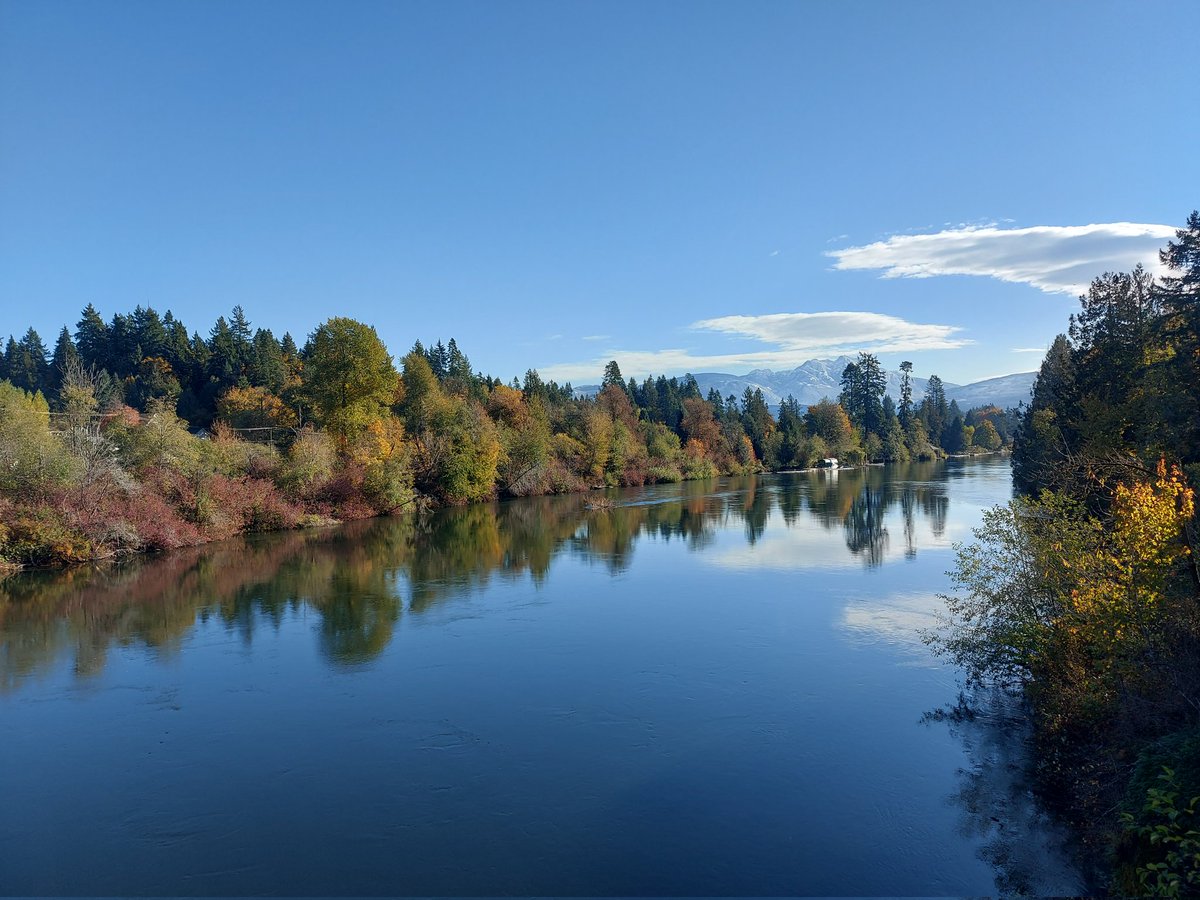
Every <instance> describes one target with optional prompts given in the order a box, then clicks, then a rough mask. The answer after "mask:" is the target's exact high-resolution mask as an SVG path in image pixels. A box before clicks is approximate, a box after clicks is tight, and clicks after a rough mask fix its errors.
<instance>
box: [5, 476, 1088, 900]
mask: <svg viewBox="0 0 1200 900" xmlns="http://www.w3.org/2000/svg"><path fill="white" fill-rule="evenodd" d="M1010 493H1011V487H1010V479H1009V469H1008V464H1007V460H1005V459H1002V458H988V459H981V460H975V461H961V460H952V461H949V462H947V463H936V464H932V463H931V464H922V465H912V466H897V467H889V468H887V469H881V468H872V469H868V470H862V471H842V472H825V473H796V474H784V475H774V476H765V477H758V478H742V479H722V480H718V481H712V482H695V483H687V484H682V485H665V486H655V487H647V488H640V489H624V490H614V491H610V492H608V494H607V497H608V498H609V499H610V500H611V503H612V507H611V508H604V509H587V508H585V506H584V499H585V498H581V497H579V496H568V497H551V498H531V499H526V500H516V501H510V502H505V503H498V504H490V505H479V506H471V507H463V508H456V509H449V510H442V511H439V512H437V513H434V514H432V515H429V516H426V517H424V518H420V519H418V518H412V517H409V518H394V519H386V520H374V521H369V522H359V523H353V524H350V525H346V526H342V527H338V528H332V529H318V530H310V531H300V532H290V533H286V534H277V535H264V536H256V537H253V538H248V539H245V540H239V541H230V542H226V543H222V544H218V545H212V546H209V547H205V548H197V549H195V550H189V551H179V552H174V553H170V554H164V555H161V556H157V557H147V558H143V559H137V560H129V561H127V562H125V563H123V564H121V565H119V566H109V567H103V568H96V569H91V568H81V569H76V570H73V571H69V572H65V573H53V574H51V573H30V574H24V575H20V576H15V577H11V578H9V579H7V580H5V581H3V582H0V796H2V798H3V800H2V802H0V894H80V893H84V894H97V895H100V894H109V895H115V894H171V895H229V894H242V895H245V894H262V893H272V894H287V895H314V894H322V895H326V894H328V895H371V894H381V893H382V894H410V895H411V894H456V895H480V894H487V895H500V894H510V895H511V894H522V895H525V894H531V895H552V894H559V895H562V894H566V895H614V894H623V895H629V894H633V895H682V894H687V895H747V894H755V895H782V894H790V895H795V894H801V895H841V896H845V895H966V894H972V895H978V894H995V893H997V892H1010V891H1014V890H1021V891H1028V892H1032V893H1039V894H1071V893H1078V892H1081V891H1083V890H1084V886H1083V885H1082V884H1081V883H1080V881H1079V878H1078V875H1077V874H1076V872H1075V870H1074V869H1073V867H1072V866H1071V864H1070V862H1069V855H1068V854H1067V853H1066V851H1065V850H1064V849H1063V838H1062V836H1061V835H1060V834H1059V833H1058V832H1057V831H1056V830H1055V829H1054V828H1053V827H1052V826H1051V825H1050V824H1048V822H1047V821H1046V818H1045V816H1044V815H1043V814H1042V813H1041V812H1040V811H1039V810H1038V808H1037V805H1036V803H1034V801H1033V800H1032V798H1031V795H1030V792H1029V790H1028V786H1027V785H1026V784H1025V783H1024V780H1023V776H1022V761H1023V754H1024V752H1025V751H1024V745H1023V743H1022V740H1021V732H1020V729H1019V727H1018V725H1017V724H1016V723H1015V722H1014V721H1012V720H1010V719H1009V718H1008V717H1006V716H1005V715H1003V714H1002V713H1001V712H996V713H995V714H994V715H990V716H988V715H985V716H981V717H979V718H977V719H976V720H974V721H969V722H958V723H956V724H955V723H947V722H944V721H929V720H928V717H927V716H926V715H925V714H926V713H928V712H929V711H931V710H933V709H936V708H938V707H941V706H944V705H946V704H950V703H953V702H954V700H955V697H956V696H957V692H958V689H959V686H958V680H957V674H956V672H955V671H954V670H953V669H951V668H949V667H948V666H947V665H945V664H943V663H942V662H940V661H938V660H936V659H934V658H932V657H931V655H930V653H929V651H928V650H927V648H926V647H925V646H924V645H923V644H922V642H921V638H920V634H921V630H922V629H925V628H929V627H932V626H934V625H935V624H936V614H937V611H938V608H939V604H940V601H939V599H938V594H939V592H943V591H945V590H947V589H948V586H949V585H948V579H947V578H946V575H945V572H946V570H947V569H948V568H950V566H951V565H952V563H953V544H954V542H956V541H962V540H966V539H969V537H970V531H971V528H972V527H973V526H975V525H976V524H977V523H978V521H979V519H980V515H981V511H982V510H983V509H985V508H987V507H989V506H991V505H993V504H996V503H1002V502H1004V501H1006V500H1007V499H1008V497H1009V496H1010ZM596 496H597V495H595V494H593V495H588V497H589V498H591V499H594V498H595V497H596Z"/></svg>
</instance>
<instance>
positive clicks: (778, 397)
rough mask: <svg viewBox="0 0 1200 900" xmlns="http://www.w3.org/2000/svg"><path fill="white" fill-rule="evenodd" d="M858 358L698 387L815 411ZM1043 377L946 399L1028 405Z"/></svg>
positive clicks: (919, 393) (966, 387)
mask: <svg viewBox="0 0 1200 900" xmlns="http://www.w3.org/2000/svg"><path fill="white" fill-rule="evenodd" d="M854 361H855V359H854V357H851V356H839V357H837V358H836V359H810V360H809V361H808V362H805V363H802V364H801V365H799V366H797V367H796V368H794V369H789V370H786V371H781V372H775V371H772V370H771V369H755V370H753V371H752V372H747V373H746V374H745V375H729V374H725V373H723V372H696V373H695V378H696V383H697V384H699V385H700V393H701V394H705V395H707V394H708V391H709V389H710V388H716V389H717V392H718V393H719V394H720V395H721V396H722V397H728V396H729V395H730V394H733V395H734V396H735V397H738V398H739V399H740V398H741V396H742V394H743V393H744V392H745V390H746V388H750V389H751V390H755V389H757V390H761V391H762V392H763V396H764V397H765V398H766V400H767V405H768V406H770V407H771V408H772V409H778V408H779V404H780V403H782V402H783V401H784V399H785V398H787V396H788V395H789V394H790V395H791V396H793V397H795V398H796V399H797V400H798V401H800V403H801V405H803V406H811V405H812V404H814V403H819V402H821V400H822V399H824V398H826V397H828V398H829V399H831V400H833V399H836V398H837V396H838V394H839V393H841V390H842V371H843V370H844V369H845V368H846V366H847V365H849V364H850V363H852V362H854ZM887 378H888V381H887V389H886V393H888V394H891V396H892V399H893V400H896V401H899V399H900V372H898V371H891V372H888V373H887ZM1035 378H1037V372H1019V373H1017V374H1015V375H1002V376H1000V377H999V378H987V379H984V380H983V381H976V382H973V383H971V384H961V385H960V384H951V383H949V382H945V383H944V384H945V389H946V400H947V401H951V400H956V401H958V405H959V406H960V407H961V408H962V410H963V412H966V411H967V410H968V409H971V408H972V407H975V406H985V405H988V404H995V405H996V406H999V407H1001V408H1003V409H1007V408H1008V407H1011V406H1016V405H1017V404H1018V403H1022V402H1028V400H1029V392H1030V391H1031V390H1032V388H1033V381H1034V379H1035ZM928 383H929V379H928V378H920V377H917V376H913V379H912V390H913V400H914V401H915V402H920V400H921V398H922V397H924V396H925V387H926V385H927V384H928ZM577 390H578V391H579V393H581V394H594V393H596V391H598V390H599V387H598V386H596V385H587V386H583V387H580V388H577Z"/></svg>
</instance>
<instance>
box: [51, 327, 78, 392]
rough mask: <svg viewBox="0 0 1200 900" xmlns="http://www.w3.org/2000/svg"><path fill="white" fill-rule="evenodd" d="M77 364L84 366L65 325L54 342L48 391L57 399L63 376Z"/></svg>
mask: <svg viewBox="0 0 1200 900" xmlns="http://www.w3.org/2000/svg"><path fill="white" fill-rule="evenodd" d="M77 366H82V361H81V360H80V358H79V352H78V351H77V350H76V349H75V342H74V341H73V340H71V332H70V331H69V330H68V329H67V327H66V326H65V325H64V326H63V329H62V331H60V332H59V333H58V340H57V341H56V342H55V344H54V354H53V355H52V356H51V358H50V383H49V385H48V391H47V393H49V394H51V395H53V397H54V398H55V399H56V400H57V398H58V395H59V391H60V390H61V388H62V384H63V378H64V377H65V376H66V374H67V373H68V372H70V371H71V370H72V368H73V367H77Z"/></svg>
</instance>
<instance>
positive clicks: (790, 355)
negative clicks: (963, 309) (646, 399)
mask: <svg viewBox="0 0 1200 900" xmlns="http://www.w3.org/2000/svg"><path fill="white" fill-rule="evenodd" d="M689 329H690V330H692V331H695V332H707V333H710V334H718V335H723V336H725V337H727V338H730V339H741V341H742V342H743V343H744V342H745V341H746V340H747V339H749V340H750V341H752V342H753V344H754V345H757V346H754V347H752V349H747V350H738V351H726V352H718V353H702V352H697V351H695V350H694V349H691V348H686V347H673V348H668V349H663V350H638V349H617V348H614V349H611V350H608V351H607V352H606V353H605V354H604V355H603V356H600V357H596V358H595V359H590V360H586V361H583V362H576V363H560V364H557V365H552V366H546V367H544V368H540V369H539V370H538V371H539V372H540V374H541V375H542V377H543V378H550V379H554V380H555V381H571V382H573V383H576V384H580V383H587V382H588V381H595V380H598V379H599V377H600V374H601V373H602V372H603V371H604V364H605V363H606V362H608V360H610V359H615V360H616V361H617V363H618V364H619V365H620V366H621V371H622V372H624V373H625V374H626V375H633V376H637V377H644V376H646V375H649V374H667V375H672V374H675V375H681V374H683V373H684V372H693V373H694V372H711V371H717V372H742V371H746V370H749V369H758V368H767V369H792V368H795V367H796V366H798V365H800V364H801V363H803V362H806V361H807V360H809V359H812V358H814V357H834V356H840V355H841V354H844V353H857V352H858V351H860V350H865V351H868V352H871V353H891V352H895V353H900V352H907V351H910V350H951V349H956V348H958V347H963V346H966V345H967V344H970V343H972V342H971V341H970V340H967V339H966V338H963V337H960V336H958V333H959V332H960V331H961V330H962V329H961V328H959V327H958V326H956V325H933V324H923V323H918V322H908V321H906V320H904V319H901V318H899V317H898V316H888V315H883V314H881V313H870V312H819V313H775V314H772V315H764V316H721V317H719V318H715V319H703V320H701V321H699V322H694V323H692V325H690V326H689Z"/></svg>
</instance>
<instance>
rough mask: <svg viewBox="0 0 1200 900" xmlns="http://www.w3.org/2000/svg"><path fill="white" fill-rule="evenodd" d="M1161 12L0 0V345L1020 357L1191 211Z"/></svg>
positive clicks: (1048, 7) (953, 360)
mask: <svg viewBox="0 0 1200 900" xmlns="http://www.w3.org/2000/svg"><path fill="white" fill-rule="evenodd" d="M1197 34H1200V4H1196V3H1188V2H1182V3H1181V2H1175V3H1170V4H1167V3H1156V2H1144V3H1137V4H1133V3H1102V2H1088V3H1082V2H1078V3H1077V2H1061V3H1044V2H1037V3H1004V4H976V3H961V2H956V3H934V2H928V3H919V4H900V3H883V2H878V3H858V4H842V3H837V4H835V3H817V2H805V3H801V2H793V3H770V2H761V3H755V4H734V3H723V4H717V3H697V2H657V3H652V2H626V3H618V2H605V3H587V2H571V3H562V2H554V3H551V2H546V3H517V2H512V3H495V2H476V3H452V2H432V3H400V2H366V0H359V2H355V3H332V2H329V3H302V2H286V3H285V2H274V3H272V2H254V3H242V2H219V0H218V2H204V3H190V2H180V0H173V2H170V3H162V2H132V0H123V2H119V3H107V2H88V3H83V2H74V3H58V2H50V0H37V2H28V3H26V2H11V0H3V2H0V123H3V125H2V126H0V332H2V333H3V334H5V335H6V334H8V333H9V332H13V333H17V334H20V333H21V332H23V331H24V330H25V328H26V327H28V326H29V325H30V324H32V325H33V326H34V327H36V328H37V329H38V330H39V331H40V332H41V333H42V336H43V338H45V339H46V340H47V342H50V341H52V340H53V337H54V335H55V334H56V333H57V331H58V329H59V328H60V327H61V326H62V325H63V324H71V325H72V327H73V325H74V323H75V322H76V321H77V319H78V318H79V311H80V310H81V309H82V308H83V306H84V305H85V304H87V303H89V302H90V303H93V304H95V306H96V307H97V308H98V309H99V310H100V312H101V313H102V314H103V315H104V316H105V317H106V318H107V317H109V316H111V315H112V314H113V313H114V312H118V311H127V310H130V309H132V308H133V307H134V306H135V305H137V304H139V303H141V304H148V305H153V306H154V307H156V308H158V309H159V310H166V309H171V310H173V311H174V312H175V314H176V315H177V316H179V317H181V318H182V319H183V320H184V322H185V323H187V324H188V325H189V327H191V328H195V329H200V330H201V331H202V333H206V332H207V329H208V328H209V327H210V325H211V323H212V322H213V320H214V319H215V318H216V316H217V315H218V314H222V313H227V312H228V310H229V309H231V308H232V307H233V306H234V305H235V304H241V305H242V306H244V307H245V309H246V311H247V313H248V315H249V317H250V319H251V321H252V323H253V324H255V325H260V326H264V327H270V328H271V329H273V330H274V331H275V332H276V333H277V334H281V333H282V332H283V331H285V330H290V331H291V332H292V333H293V334H294V335H295V336H296V337H297V339H298V340H302V339H303V337H304V335H306V334H307V333H308V332H309V331H311V330H312V328H314V327H315V326H316V325H317V324H319V323H320V322H321V321H323V320H324V319H325V318H327V317H329V316H331V315H347V316H352V317H355V318H358V319H362V320H363V321H366V322H369V323H371V324H373V325H375V326H376V327H377V329H378V330H379V333H380V335H381V336H382V337H383V338H384V340H385V341H386V342H387V343H388V346H389V347H390V348H391V350H392V352H393V353H394V354H396V355H400V354H402V353H403V352H405V351H406V350H407V348H408V347H409V346H411V344H412V342H413V340H415V339H417V338H420V339H422V340H424V341H429V340H434V339H437V338H439V337H441V338H443V339H448V338H450V337H451V336H453V337H455V338H457V340H458V342H459V345H460V346H461V347H462V348H463V350H464V351H465V352H467V354H468V355H469V356H470V357H471V360H472V362H473V363H474V364H475V366H476V368H479V369H482V370H484V371H486V372H489V373H492V374H496V375H500V376H502V377H504V378H509V377H511V376H512V375H514V374H520V373H523V372H524V370H525V369H526V368H528V367H531V366H532V367H536V368H538V369H539V370H541V371H542V372H543V373H546V374H547V375H549V376H552V377H558V378H559V379H560V380H561V379H566V378H569V379H571V380H573V381H574V382H575V383H576V384H580V383H586V382H594V381H596V380H598V377H599V375H600V371H601V368H602V365H603V361H604V360H606V359H608V358H613V357H615V358H616V359H617V360H618V361H619V362H620V363H621V366H622V369H623V370H624V371H625V372H626V374H635V375H638V376H642V375H645V374H647V372H649V371H653V372H654V373H655V374H658V373H661V372H666V373H667V374H678V373H682V372H684V371H687V370H692V371H711V370H719V371H731V372H735V373H742V372H745V371H747V370H748V369H750V368H754V367H756V366H760V365H765V366H768V367H771V368H787V367H790V366H792V365H796V364H798V363H800V362H802V361H804V360H805V359H808V358H811V357H823V356H830V355H834V354H835V353H836V352H838V351H842V350H855V349H872V350H875V351H877V352H879V353H880V355H881V357H882V358H883V360H884V362H885V363H887V364H888V365H889V366H894V365H896V364H897V363H898V362H899V361H900V360H901V359H904V358H907V359H911V360H913V362H914V364H915V369H916V372H917V373H918V374H925V375H927V374H929V373H931V372H936V373H938V374H940V375H942V377H943V378H945V379H946V380H948V381H953V382H959V383H962V382H967V381H972V380H976V379H979V378H984V377H988V376H992V375H999V374H1005V373H1009V372H1016V371H1027V370H1029V369H1033V368H1036V366H1037V364H1038V362H1039V361H1040V354H1039V351H1040V350H1043V349H1044V348H1045V347H1046V346H1047V345H1048V344H1049V342H1050V341H1051V340H1052V339H1053V337H1054V335H1055V334H1056V333H1057V332H1059V331H1061V330H1064V329H1065V326H1066V320H1067V316H1068V315H1069V313H1070V312H1071V311H1072V310H1073V309H1074V308H1075V305H1076V301H1075V299H1074V292H1075V291H1076V290H1077V287H1078V285H1080V284H1086V282H1087V280H1088V279H1089V278H1090V277H1091V276H1092V275H1094V274H1099V272H1100V271H1103V270H1104V269H1111V268H1128V267H1129V266H1130V265H1132V263H1133V262H1134V261H1136V260H1137V259H1146V260H1147V261H1152V260H1153V258H1154V252H1153V251H1154V248H1156V247H1158V246H1161V245H1162V244H1163V243H1164V241H1165V235H1167V234H1169V233H1170V230H1171V229H1172V228H1175V227H1179V226H1181V225H1182V223H1183V221H1184V219H1185V218H1186V216H1187V214H1188V213H1189V212H1190V211H1191V210H1192V209H1193V208H1194V207H1196V206H1198V205H1200V174H1198V173H1200V170H1198V169H1197V167H1196V164H1195V159H1194V156H1193V155H1192V154H1194V152H1195V148H1196V147H1197V146H1200V115H1197V114H1196V113H1197V110H1198V109H1200V82H1197V80H1196V78H1195V66H1194V60H1195V54H1196V35H1197ZM1122 223H1124V224H1122ZM1083 226H1094V227H1092V228H1090V229H1089V228H1085V227H1083ZM917 276H919V277H917Z"/></svg>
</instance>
